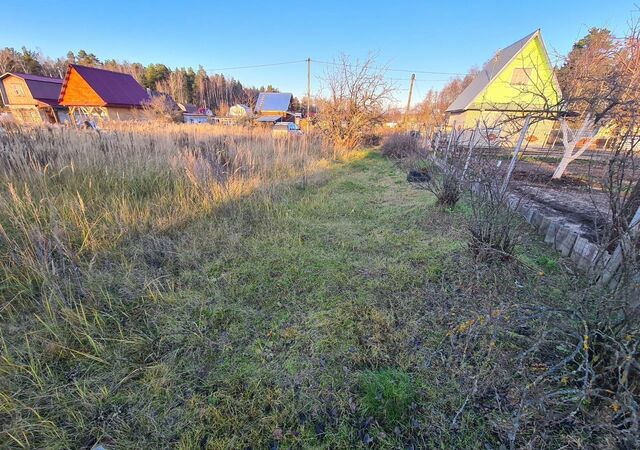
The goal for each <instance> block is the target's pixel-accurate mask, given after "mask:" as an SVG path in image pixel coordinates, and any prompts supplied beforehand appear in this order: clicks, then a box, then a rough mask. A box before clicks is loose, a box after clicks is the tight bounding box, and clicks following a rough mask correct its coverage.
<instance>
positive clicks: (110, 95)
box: [59, 64, 149, 107]
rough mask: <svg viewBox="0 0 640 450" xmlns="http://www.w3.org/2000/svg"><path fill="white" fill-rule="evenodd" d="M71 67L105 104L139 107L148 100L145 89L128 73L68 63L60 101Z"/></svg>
mask: <svg viewBox="0 0 640 450" xmlns="http://www.w3.org/2000/svg"><path fill="white" fill-rule="evenodd" d="M71 69H75V70H76V72H77V73H78V74H79V75H80V76H81V77H82V78H83V79H84V80H85V81H86V82H87V83H88V84H89V86H91V88H92V89H93V90H94V91H95V92H96V94H98V95H99V96H100V98H102V100H104V101H105V103H106V106H126V107H132V106H133V107H139V106H141V105H142V103H143V102H145V101H148V100H149V94H147V91H146V90H145V89H144V88H143V87H142V86H140V84H138V82H137V81H136V80H135V78H133V77H132V76H131V75H129V74H126V73H121V72H113V71H111V70H104V69H97V68H95V67H86V66H79V65H77V64H69V69H68V70H67V77H65V80H64V85H63V88H62V91H61V92H60V99H59V101H62V98H63V97H64V91H65V87H66V84H67V82H68V80H69V76H68V74H69V72H70V71H71Z"/></svg>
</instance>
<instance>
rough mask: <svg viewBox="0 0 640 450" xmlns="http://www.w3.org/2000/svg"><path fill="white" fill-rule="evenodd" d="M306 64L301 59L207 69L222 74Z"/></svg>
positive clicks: (304, 60)
mask: <svg viewBox="0 0 640 450" xmlns="http://www.w3.org/2000/svg"><path fill="white" fill-rule="evenodd" d="M306 62H307V60H306V59H300V60H297V61H284V62H277V63H270V64H253V65H250V66H236V67H222V68H220V69H207V70H208V71H209V72H221V71H223V70H237V69H255V68H258V67H272V66H285V65H288V64H299V63H306Z"/></svg>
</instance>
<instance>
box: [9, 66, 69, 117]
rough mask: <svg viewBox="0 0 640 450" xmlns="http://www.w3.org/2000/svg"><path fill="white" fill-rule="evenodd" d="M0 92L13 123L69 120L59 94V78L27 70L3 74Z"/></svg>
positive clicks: (60, 85)
mask: <svg viewBox="0 0 640 450" xmlns="http://www.w3.org/2000/svg"><path fill="white" fill-rule="evenodd" d="M0 80H1V81H2V83H0V94H2V102H3V103H4V104H5V105H6V106H7V108H8V109H9V111H11V114H12V116H13V118H14V119H15V121H16V122H19V123H27V124H40V123H60V122H65V121H66V120H68V119H69V116H68V115H67V112H66V108H64V107H63V106H60V104H59V103H58V97H59V96H60V89H61V87H62V80H61V79H60V78H50V77H42V76H39V75H29V74H26V73H5V74H4V75H2V76H1V77H0Z"/></svg>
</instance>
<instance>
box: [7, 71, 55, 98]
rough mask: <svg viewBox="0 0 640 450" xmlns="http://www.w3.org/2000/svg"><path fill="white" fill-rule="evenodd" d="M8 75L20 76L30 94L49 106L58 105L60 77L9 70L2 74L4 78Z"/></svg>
mask: <svg viewBox="0 0 640 450" xmlns="http://www.w3.org/2000/svg"><path fill="white" fill-rule="evenodd" d="M9 75H13V76H14V77H18V78H22V79H23V80H24V81H25V83H27V87H28V88H29V91H30V92H31V96H32V97H33V98H34V99H36V100H38V101H40V102H42V103H46V104H47V105H50V106H58V97H59V96H60V89H61V88H62V80H61V79H60V78H51V77H43V76H40V75H31V74H28V73H17V72H9V73H6V74H4V75H2V77H1V78H5V77H7V76H9Z"/></svg>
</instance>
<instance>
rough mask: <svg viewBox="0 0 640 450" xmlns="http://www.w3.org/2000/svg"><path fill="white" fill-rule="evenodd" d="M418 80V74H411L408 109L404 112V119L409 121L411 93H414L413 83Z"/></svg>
mask: <svg viewBox="0 0 640 450" xmlns="http://www.w3.org/2000/svg"><path fill="white" fill-rule="evenodd" d="M415 81H416V74H415V73H412V74H411V84H410V85H409V98H408V99H407V110H406V111H405V112H404V120H405V122H406V121H407V118H408V117H409V110H410V109H411V95H412V94H413V83H414V82H415Z"/></svg>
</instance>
